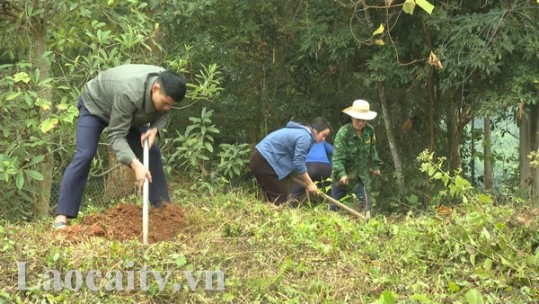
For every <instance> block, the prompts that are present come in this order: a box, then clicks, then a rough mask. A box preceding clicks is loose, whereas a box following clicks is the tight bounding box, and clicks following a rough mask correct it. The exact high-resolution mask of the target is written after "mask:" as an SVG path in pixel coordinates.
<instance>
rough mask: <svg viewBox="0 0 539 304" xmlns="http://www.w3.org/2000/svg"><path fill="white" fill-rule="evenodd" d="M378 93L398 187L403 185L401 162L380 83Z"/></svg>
mask: <svg viewBox="0 0 539 304" xmlns="http://www.w3.org/2000/svg"><path fill="white" fill-rule="evenodd" d="M378 95H379V96H380V104H381V106H382V114H383V116H384V125H385V128H386V133H387V141H388V143H389V151H390V152H391V157H392V158H393V164H394V166H395V173H396V175H397V185H398V186H399V188H403V187H404V180H403V175H402V163H401V160H400V157H399V151H398V150H397V147H396V140H395V136H394V135H393V129H392V128H391V126H392V125H393V124H392V122H391V115H390V114H389V112H388V111H387V109H388V106H387V99H386V95H385V90H384V87H383V85H382V84H378Z"/></svg>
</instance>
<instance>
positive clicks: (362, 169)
mask: <svg viewBox="0 0 539 304" xmlns="http://www.w3.org/2000/svg"><path fill="white" fill-rule="evenodd" d="M382 164H383V161H381V160H380V158H378V152H377V150H376V135H375V134H374V128H373V127H372V126H371V125H369V124H365V127H363V130H362V134H361V138H359V137H358V136H357V134H356V132H355V130H354V127H353V126H352V123H348V124H346V125H344V126H342V127H341V128H340V129H339V131H338V132H337V134H336V135H335V142H334V144H333V170H332V173H331V178H332V181H333V183H335V184H337V183H338V182H339V180H340V179H341V178H342V177H343V176H345V175H347V176H348V178H349V179H350V181H349V186H350V187H354V186H355V185H357V182H358V177H359V178H361V181H362V182H363V185H364V186H365V188H366V189H370V182H371V174H370V172H369V170H379V169H380V168H381V166H382Z"/></svg>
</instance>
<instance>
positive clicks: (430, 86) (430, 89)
mask: <svg viewBox="0 0 539 304" xmlns="http://www.w3.org/2000/svg"><path fill="white" fill-rule="evenodd" d="M433 77H434V67H431V70H430V73H429V79H428V83H427V93H428V96H429V150H430V151H434V148H435V146H436V121H435V119H436V117H435V111H436V108H435V107H436V101H437V96H436V88H435V85H434V82H433Z"/></svg>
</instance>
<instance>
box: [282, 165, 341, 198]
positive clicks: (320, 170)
mask: <svg viewBox="0 0 539 304" xmlns="http://www.w3.org/2000/svg"><path fill="white" fill-rule="evenodd" d="M307 173H309V176H310V177H311V179H312V181H313V182H314V183H316V184H317V186H318V189H320V190H321V191H322V192H324V193H326V192H329V191H326V188H327V187H329V185H331V182H330V181H329V180H328V178H329V177H330V176H331V164H328V163H307ZM303 194H305V187H303V185H300V184H299V183H298V182H294V183H293V184H292V186H291V187H290V196H292V197H294V198H298V197H300V196H302V195H303Z"/></svg>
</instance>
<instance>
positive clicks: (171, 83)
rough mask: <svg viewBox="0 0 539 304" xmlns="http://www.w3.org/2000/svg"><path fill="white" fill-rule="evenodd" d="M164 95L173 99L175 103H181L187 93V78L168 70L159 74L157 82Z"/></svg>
mask: <svg viewBox="0 0 539 304" xmlns="http://www.w3.org/2000/svg"><path fill="white" fill-rule="evenodd" d="M156 82H157V83H159V85H160V89H161V91H162V92H163V94H165V95H167V96H170V97H172V99H174V101H175V102H178V101H181V100H182V99H183V98H184V97H185V93H186V91H187V88H186V85H185V78H183V76H182V75H180V74H178V73H176V72H173V71H170V70H166V71H163V72H161V73H159V76H158V77H157V80H156Z"/></svg>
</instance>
